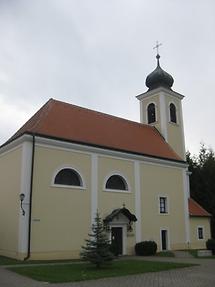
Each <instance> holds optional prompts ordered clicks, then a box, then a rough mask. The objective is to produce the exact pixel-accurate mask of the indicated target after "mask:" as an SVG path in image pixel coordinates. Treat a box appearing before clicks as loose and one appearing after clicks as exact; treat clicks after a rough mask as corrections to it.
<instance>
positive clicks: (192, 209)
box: [188, 198, 211, 217]
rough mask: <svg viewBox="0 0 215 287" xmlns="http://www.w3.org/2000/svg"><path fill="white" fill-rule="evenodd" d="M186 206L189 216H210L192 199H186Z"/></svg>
mask: <svg viewBox="0 0 215 287" xmlns="http://www.w3.org/2000/svg"><path fill="white" fill-rule="evenodd" d="M188 206H189V214H190V216H203V217H204V216H205V217H210V216H211V214H210V213H208V212H207V211H206V210H205V209H204V208H203V207H201V205H199V204H198V203H197V202H196V201H195V200H193V199H192V198H189V199H188Z"/></svg>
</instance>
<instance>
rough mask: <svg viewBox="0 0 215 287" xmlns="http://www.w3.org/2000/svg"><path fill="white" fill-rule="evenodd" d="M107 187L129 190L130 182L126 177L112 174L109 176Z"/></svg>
mask: <svg viewBox="0 0 215 287" xmlns="http://www.w3.org/2000/svg"><path fill="white" fill-rule="evenodd" d="M105 188H106V189H117V190H128V184H127V182H126V181H125V179H124V178H123V177H122V176H120V175H112V176H110V177H109V178H108V180H107V182H106V185H105Z"/></svg>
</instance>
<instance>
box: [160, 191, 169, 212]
mask: <svg viewBox="0 0 215 287" xmlns="http://www.w3.org/2000/svg"><path fill="white" fill-rule="evenodd" d="M161 198H165V199H166V200H165V210H166V212H161V210H160V200H161ZM158 213H159V215H169V197H168V196H167V195H159V196H158Z"/></svg>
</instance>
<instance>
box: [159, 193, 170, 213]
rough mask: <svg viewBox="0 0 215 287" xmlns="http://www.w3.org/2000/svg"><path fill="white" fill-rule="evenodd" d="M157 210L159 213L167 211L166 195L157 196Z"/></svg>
mask: <svg viewBox="0 0 215 287" xmlns="http://www.w3.org/2000/svg"><path fill="white" fill-rule="evenodd" d="M159 212H160V214H166V213H168V205H167V197H166V196H160V197H159Z"/></svg>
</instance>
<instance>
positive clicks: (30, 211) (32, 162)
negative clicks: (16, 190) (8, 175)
mask: <svg viewBox="0 0 215 287" xmlns="http://www.w3.org/2000/svg"><path fill="white" fill-rule="evenodd" d="M34 154H35V135H34V134H33V135H32V155H31V184H30V196H29V216H28V251H27V256H26V257H25V258H24V260H27V259H29V257H30V255H31V216H32V214H31V213H32V193H33V180H34Z"/></svg>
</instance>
